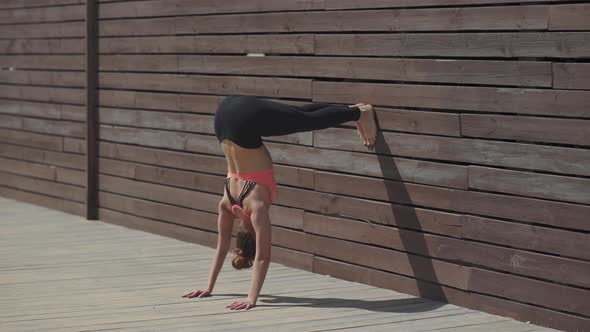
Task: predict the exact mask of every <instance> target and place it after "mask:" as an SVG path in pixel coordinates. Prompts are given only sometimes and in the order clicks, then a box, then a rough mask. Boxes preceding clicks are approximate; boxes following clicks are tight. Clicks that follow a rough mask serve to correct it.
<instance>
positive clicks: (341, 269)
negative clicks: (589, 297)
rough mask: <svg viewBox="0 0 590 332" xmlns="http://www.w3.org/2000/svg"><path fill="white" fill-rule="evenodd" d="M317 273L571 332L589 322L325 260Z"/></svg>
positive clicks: (317, 263) (318, 264) (319, 263)
mask: <svg viewBox="0 0 590 332" xmlns="http://www.w3.org/2000/svg"><path fill="white" fill-rule="evenodd" d="M313 264H314V265H313V267H314V270H313V271H314V272H316V273H320V274H326V275H330V276H332V277H336V278H340V279H344V280H348V281H353V282H359V283H363V284H368V285H373V286H376V287H381V288H386V289H393V290H396V291H399V292H403V293H407V294H412V295H415V296H422V297H426V298H431V299H435V300H439V301H443V302H450V303H454V304H456V305H460V306H463V307H467V308H472V309H476V310H485V311H487V312H491V313H494V314H496V315H502V316H506V317H513V318H516V319H519V320H522V321H529V322H531V323H533V324H540V325H544V326H555V327H556V326H560V327H564V326H567V327H568V328H569V329H570V330H575V329H576V328H577V329H579V328H580V327H582V326H586V325H587V324H588V322H589V321H590V320H589V319H587V318H583V317H580V316H574V315H570V314H566V313H562V312H559V311H554V310H548V309H544V308H539V307H536V306H532V305H527V304H522V303H518V302H513V301H509V300H505V299H500V298H497V297H491V296H487V295H483V294H475V293H467V292H463V291H461V290H458V289H454V288H450V287H446V286H444V285H436V284H433V283H429V282H426V281H421V280H415V279H412V278H408V277H404V276H401V275H396V274H393V273H388V272H385V271H379V270H374V269H370V268H366V267H362V266H358V265H354V264H349V263H346V262H339V261H336V260H331V259H328V258H323V257H318V256H315V257H314V262H313Z"/></svg>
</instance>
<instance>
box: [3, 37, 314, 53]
mask: <svg viewBox="0 0 590 332" xmlns="http://www.w3.org/2000/svg"><path fill="white" fill-rule="evenodd" d="M1 42H2V41H0V46H1V45H2V44H1ZM313 46H314V35H313V34H296V33H294V34H262V35H215V36H198V35H197V36H162V37H160V36H156V37H116V38H108V37H101V38H99V44H98V47H99V53H101V54H105V53H288V54H313ZM0 50H2V48H1V47H0Z"/></svg>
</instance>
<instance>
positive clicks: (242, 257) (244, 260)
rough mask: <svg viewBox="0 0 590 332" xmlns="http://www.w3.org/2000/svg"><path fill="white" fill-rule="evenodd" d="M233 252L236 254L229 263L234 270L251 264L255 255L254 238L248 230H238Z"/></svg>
mask: <svg viewBox="0 0 590 332" xmlns="http://www.w3.org/2000/svg"><path fill="white" fill-rule="evenodd" d="M234 253H235V254H236V256H235V257H234V259H233V260H232V261H231V265H232V266H233V267H234V268H235V269H236V270H240V269H244V268H249V267H251V266H252V263H253V261H254V257H255V256H256V239H255V238H254V236H253V235H252V234H251V233H250V232H247V231H245V230H239V231H238V235H237V236H236V248H235V249H234Z"/></svg>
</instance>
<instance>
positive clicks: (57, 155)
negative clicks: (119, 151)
mask: <svg viewBox="0 0 590 332" xmlns="http://www.w3.org/2000/svg"><path fill="white" fill-rule="evenodd" d="M10 143H14V141H13V140H11V141H10ZM0 156H4V157H8V158H13V159H20V160H28V161H34V162H37V163H43V164H47V165H56V166H64V167H69V168H74V169H82V170H83V169H85V167H86V166H85V165H86V164H85V163H86V157H85V156H83V155H80V154H75V153H63V152H56V151H49V150H44V149H35V148H30V147H26V146H18V145H12V144H5V143H0Z"/></svg>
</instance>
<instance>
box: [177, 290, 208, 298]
mask: <svg viewBox="0 0 590 332" xmlns="http://www.w3.org/2000/svg"><path fill="white" fill-rule="evenodd" d="M208 296H211V291H210V290H209V289H197V290H194V291H192V292H190V293H186V294H184V295H183V296H182V297H208Z"/></svg>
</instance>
